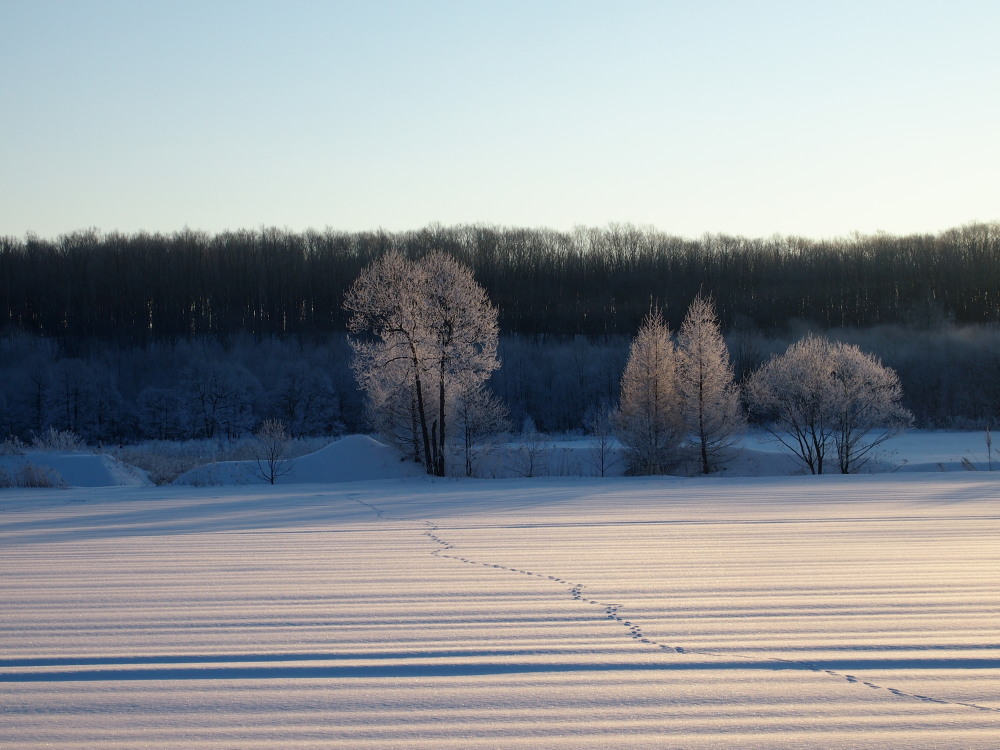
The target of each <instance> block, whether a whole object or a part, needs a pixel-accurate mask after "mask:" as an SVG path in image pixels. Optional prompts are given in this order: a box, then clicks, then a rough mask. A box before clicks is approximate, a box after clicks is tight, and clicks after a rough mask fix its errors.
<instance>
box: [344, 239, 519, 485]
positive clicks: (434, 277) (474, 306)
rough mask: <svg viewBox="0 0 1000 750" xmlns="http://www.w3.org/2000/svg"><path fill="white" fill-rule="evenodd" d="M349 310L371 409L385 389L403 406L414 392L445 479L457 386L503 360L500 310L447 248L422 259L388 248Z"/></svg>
mask: <svg viewBox="0 0 1000 750" xmlns="http://www.w3.org/2000/svg"><path fill="white" fill-rule="evenodd" d="M344 307H345V308H346V309H347V310H349V311H350V312H351V313H352V317H351V319H350V321H349V323H348V327H349V329H350V331H351V332H352V333H353V334H355V337H354V338H352V339H351V346H352V347H353V348H354V352H355V363H354V368H355V374H356V375H357V376H358V382H359V385H361V387H362V388H363V389H365V391H366V393H367V394H368V396H369V406H370V407H372V408H375V409H376V410H377V409H378V406H377V404H378V401H377V399H376V398H373V396H374V395H377V392H378V390H379V388H381V391H382V392H384V393H388V394H391V395H393V396H394V403H395V404H396V405H397V406H398V405H399V404H400V403H401V402H402V403H405V397H406V394H407V393H408V394H409V396H410V402H411V405H412V415H413V417H414V418H415V419H414V422H415V424H414V425H413V427H414V432H415V433H416V434H417V435H418V441H419V444H420V453H421V460H422V461H423V463H424V466H425V467H426V469H427V472H428V473H429V474H435V475H437V476H444V475H445V471H446V465H445V463H446V462H445V455H446V450H445V446H446V444H447V441H448V428H449V405H450V403H451V400H452V399H451V398H450V397H451V395H452V394H451V390H452V387H453V386H455V387H460V388H463V389H464V388H471V387H473V385H474V384H475V383H483V382H485V381H486V380H487V379H488V378H489V376H490V374H491V373H492V372H493V370H495V369H496V368H497V367H499V365H500V362H499V360H498V359H497V339H498V333H499V328H498V325H497V310H496V308H495V307H494V306H493V305H492V304H490V301H489V299H488V297H487V296H486V292H485V290H483V288H482V287H481V286H480V285H479V284H477V283H476V281H475V279H474V278H473V276H472V272H471V271H470V270H469V269H468V268H466V267H465V266H463V265H461V264H460V263H458V262H457V261H456V260H454V259H453V258H451V257H450V256H448V255H445V254H444V253H441V252H432V253H430V254H429V255H427V256H425V257H424V258H422V259H420V260H417V261H410V260H408V259H406V258H404V257H403V256H402V255H401V254H400V253H398V252H390V253H387V254H386V255H384V256H383V257H382V258H380V259H379V260H377V261H375V262H374V263H372V264H371V265H370V266H368V267H367V268H366V269H364V270H363V271H362V272H361V274H360V276H359V277H358V279H357V280H356V281H355V283H354V285H353V286H352V287H351V289H349V290H348V292H347V295H346V297H345V301H344ZM364 334H367V335H368V336H369V338H366V339H362V338H360V337H359V335H364ZM456 384H460V385H456ZM401 400H402V401H401Z"/></svg>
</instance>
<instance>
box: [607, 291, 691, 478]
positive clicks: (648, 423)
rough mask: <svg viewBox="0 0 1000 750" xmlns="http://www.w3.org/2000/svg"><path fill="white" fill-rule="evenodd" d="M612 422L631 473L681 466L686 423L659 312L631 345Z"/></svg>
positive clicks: (667, 334)
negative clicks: (679, 464)
mask: <svg viewBox="0 0 1000 750" xmlns="http://www.w3.org/2000/svg"><path fill="white" fill-rule="evenodd" d="M614 421H615V429H616V431H617V434H618V440H619V441H620V442H621V444H622V446H623V448H624V449H625V461H626V463H627V464H628V470H629V472H630V473H631V474H663V473H666V472H668V471H670V470H671V469H672V468H674V467H675V466H676V465H677V464H678V463H679V462H680V459H681V442H682V440H683V437H684V420H683V416H682V413H681V401H680V395H679V393H678V390H677V353H676V351H675V350H674V344H673V341H671V339H670V329H669V328H668V327H667V323H666V321H664V320H663V315H662V314H661V313H660V312H659V311H658V310H657V311H654V312H651V313H650V314H649V315H647V316H646V319H645V321H643V324H642V327H641V328H640V329H639V332H638V334H637V335H636V337H635V340H634V341H633V342H632V346H631V348H630V350H629V357H628V362H627V363H626V364H625V372H624V373H623V374H622V381H621V397H620V400H619V404H618V410H617V411H616V412H615V418H614Z"/></svg>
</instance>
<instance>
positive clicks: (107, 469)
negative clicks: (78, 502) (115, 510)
mask: <svg viewBox="0 0 1000 750" xmlns="http://www.w3.org/2000/svg"><path fill="white" fill-rule="evenodd" d="M25 467H35V468H37V469H40V470H42V472H43V473H44V474H45V475H46V476H48V477H50V478H51V479H52V480H54V483H55V484H57V485H65V486H68V487H137V486H142V485H149V484H152V482H151V481H150V480H149V477H148V476H146V473H145V472H144V471H142V470H141V469H137V468H136V467H134V466H129V465H128V464H125V463H122V462H121V461H119V460H118V459H117V458H115V457H114V456H109V455H107V454H104V453H101V454H97V453H84V452H81V451H26V452H25V453H24V454H23V455H18V454H9V455H5V456H0V471H2V472H4V473H5V474H6V475H7V476H9V477H16V476H18V475H19V474H21V472H22V471H23V470H24V468H25Z"/></svg>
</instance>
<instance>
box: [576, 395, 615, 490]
mask: <svg viewBox="0 0 1000 750" xmlns="http://www.w3.org/2000/svg"><path fill="white" fill-rule="evenodd" d="M583 426H584V427H586V428H587V432H589V433H590V437H591V441H590V451H589V453H588V459H589V462H590V464H591V465H592V466H593V467H594V468H595V469H596V470H597V473H598V474H600V476H602V477H603V476H605V475H606V474H607V473H608V471H609V470H610V469H611V467H612V466H614V465H615V464H617V463H618V461H619V458H618V456H617V455H615V451H614V446H615V430H614V412H613V411H612V409H611V407H610V406H608V404H607V402H602V403H601V404H600V405H599V406H597V407H592V408H591V409H589V410H588V411H587V413H586V414H585V415H584V417H583Z"/></svg>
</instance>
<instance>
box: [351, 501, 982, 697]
mask: <svg viewBox="0 0 1000 750" xmlns="http://www.w3.org/2000/svg"><path fill="white" fill-rule="evenodd" d="M359 502H361V501H359ZM363 504H364V505H368V507H370V508H372V510H374V511H376V512H378V513H379V517H380V518H382V517H385V516H384V515H383V514H382V513H381V511H379V510H378V509H377V508H375V506H372V505H369V504H368V503H363ZM424 524H425V525H426V527H427V530H426V531H425V532H424V534H425V535H426V536H427V538H428V539H429V540H430V541H431V542H433V543H434V544H435V545H436V548H435V549H434V550H432V551H431V553H430V554H431V555H433V556H435V557H438V558H441V559H448V560H454V561H456V562H460V563H463V564H466V565H475V566H481V567H484V568H491V569H494V570H499V571H504V572H507V573H512V574H518V575H523V576H529V577H533V578H536V579H539V580H542V581H547V582H551V583H556V584H561V585H564V586H566V587H567V591H568V593H569V596H570V598H571V599H572V600H574V601H580V602H582V603H585V604H587V605H591V606H595V607H599V608H601V609H602V610H603V612H604V617H605V618H606V619H608V620H612V621H614V622H615V623H617V624H619V625H621V626H622V628H623V630H624V635H625V636H626V637H628V638H630V639H631V640H633V641H636V642H638V643H642V644H648V645H649V646H650V647H653V648H658V649H661V650H663V651H668V652H672V653H676V654H681V655H685V656H689V657H709V658H711V659H727V660H729V661H730V662H733V661H735V662H737V663H738V665H739V666H742V668H745V669H766V670H771V671H787V670H798V671H810V672H814V673H818V674H825V675H828V676H830V677H832V678H835V679H839V680H843V681H845V682H846V683H848V684H851V685H859V686H862V687H865V688H868V689H870V690H874V691H882V692H887V693H890V694H891V695H894V696H896V697H898V698H903V699H906V700H916V701H923V702H925V703H935V704H939V705H951V706H958V707H963V708H970V709H974V710H977V711H985V712H992V713H1000V709H998V708H994V707H991V706H983V705H979V704H977V703H972V702H964V701H956V700H945V699H941V698H935V697H931V696H927V695H922V694H917V693H911V692H907V691H904V690H900V689H898V688H894V687H886V686H884V685H879V684H876V683H874V682H871V681H868V680H862V679H860V678H858V677H857V676H855V675H853V674H847V673H845V672H842V671H838V670H836V669H831V668H823V667H821V666H819V665H817V664H816V663H814V662H810V661H807V660H796V659H781V658H772V659H767V658H761V657H759V656H754V655H750V654H733V653H721V652H717V651H711V650H704V649H692V648H688V647H685V646H680V645H677V644H668V643H662V642H660V641H657V640H655V639H653V638H650V637H648V636H647V635H646V634H645V633H644V632H643V629H642V626H641V624H640V623H639V622H638V621H637V620H636V619H635V618H634V617H626V616H625V615H624V614H622V609H623V605H622V604H620V603H608V602H602V601H599V600H597V599H590V598H587V597H586V596H585V595H584V588H585V584H582V583H572V582H570V581H569V580H567V579H564V578H560V577H558V576H555V575H551V574H547V573H539V572H533V571H528V570H523V569H520V568H514V567H510V566H506V565H502V564H499V563H494V562H484V561H481V560H474V559H472V558H470V557H466V556H462V555H458V554H453V551H454V550H455V545H453V544H451V543H450V542H448V541H447V540H445V539H444V538H443V537H442V536H441V534H440V533H439V532H440V531H441V529H440V527H439V526H438V525H437V524H436V523H435V522H433V521H424ZM729 666H735V665H732V664H729Z"/></svg>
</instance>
